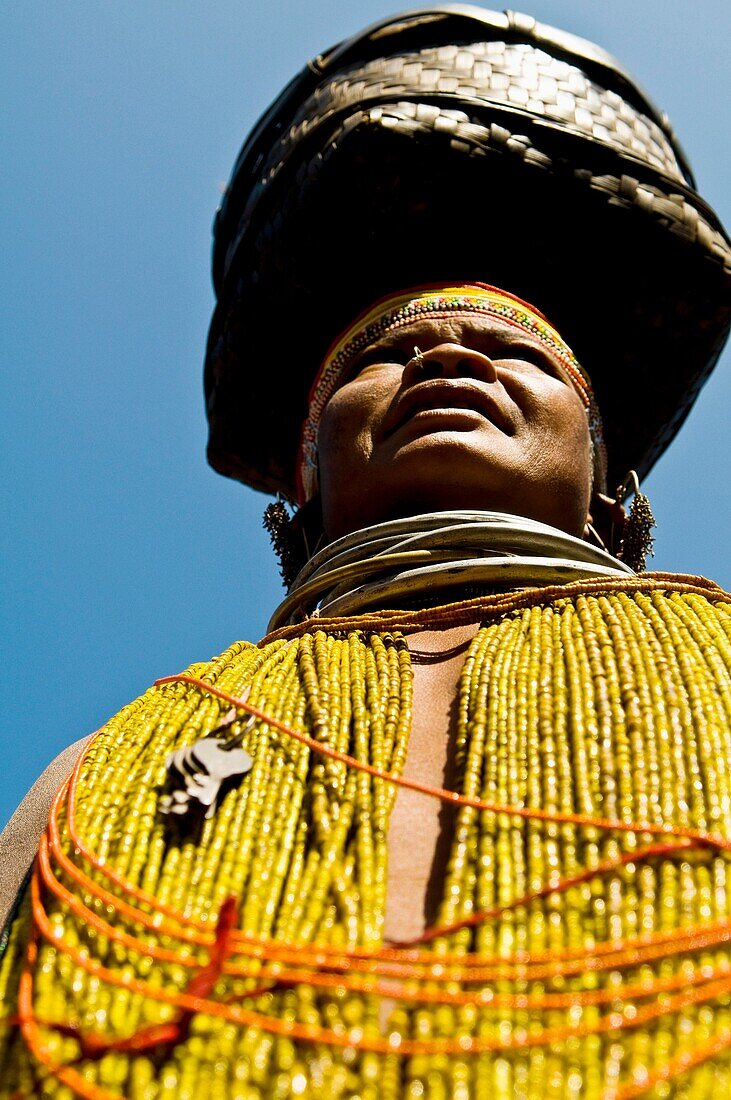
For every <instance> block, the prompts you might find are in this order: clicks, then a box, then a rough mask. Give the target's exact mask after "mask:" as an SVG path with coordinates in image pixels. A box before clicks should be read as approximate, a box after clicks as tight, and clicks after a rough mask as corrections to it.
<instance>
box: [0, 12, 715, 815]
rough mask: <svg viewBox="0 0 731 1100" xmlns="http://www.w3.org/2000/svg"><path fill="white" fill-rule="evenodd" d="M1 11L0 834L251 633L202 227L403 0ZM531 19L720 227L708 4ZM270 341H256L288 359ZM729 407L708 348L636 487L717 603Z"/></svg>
mask: <svg viewBox="0 0 731 1100" xmlns="http://www.w3.org/2000/svg"><path fill="white" fill-rule="evenodd" d="M0 9H1V10H0V25H2V34H1V35H0V85H2V102H3V104H4V108H5V109H4V111H3V113H2V115H0V128H1V129H2V148H3V157H2V162H1V163H0V208H1V211H2V212H1V213H0V218H1V219H2V221H3V223H4V224H3V227H2V240H3V244H4V247H3V259H2V266H1V268H0V270H1V275H0V278H2V280H3V285H2V298H3V301H4V303H5V305H6V306H7V307H8V308H7V315H6V318H5V319H4V322H3V325H2V331H1V332H0V347H1V349H2V363H3V378H4V382H3V392H4V394H5V397H6V399H7V400H6V404H5V409H6V412H5V415H4V418H3V420H4V426H3V432H2V463H3V474H2V481H1V485H2V494H3V498H4V504H5V507H4V522H3V525H2V534H1V535H0V538H2V544H3V570H2V586H3V643H2V644H3V654H4V660H3V672H4V676H3V719H2V728H1V729H0V749H1V750H2V761H3V775H2V780H1V781H0V825H1V824H2V823H3V822H4V821H5V820H6V818H7V817H8V816H9V814H10V813H11V811H12V809H13V808H14V806H15V804H16V803H17V802H18V801H19V799H20V797H21V796H22V794H23V793H24V791H25V790H26V788H27V787H28V785H29V784H30V783H31V782H32V781H33V779H34V778H35V777H36V775H37V774H38V772H39V771H40V770H41V769H42V767H43V766H44V765H45V764H46V763H47V762H48V761H49V760H50V759H51V758H52V757H53V756H54V755H55V754H56V753H57V752H59V751H60V749H61V748H62V747H64V746H65V745H66V744H68V743H69V742H70V741H73V740H75V739H76V738H78V737H80V736H83V735H84V734H86V733H88V732H90V731H91V730H93V729H96V728H97V727H98V726H99V725H100V724H101V723H102V722H103V721H104V720H105V718H107V717H108V716H109V715H110V714H112V713H113V712H114V711H115V710H117V709H118V708H119V707H120V706H121V705H123V704H124V703H125V702H127V701H128V700H129V699H131V698H134V697H135V696H136V695H138V694H140V693H141V692H142V691H143V690H144V689H145V688H146V687H147V686H148V685H149V683H150V682H151V681H152V680H153V679H154V678H155V677H157V676H160V675H165V674H167V673H172V672H176V671H179V670H180V669H181V668H183V667H184V666H185V665H187V664H189V663H190V662H191V661H193V660H202V659H206V658H208V657H210V656H212V655H213V654H215V653H217V652H219V651H220V650H222V649H223V648H225V647H226V646H227V645H228V644H229V643H230V642H232V641H233V640H234V639H236V638H240V637H248V638H250V639H252V640H256V639H257V638H258V637H260V636H261V634H262V633H263V632H264V629H265V626H266V622H267V619H268V614H269V612H270V611H271V609H272V608H273V607H274V605H275V604H276V603H277V602H278V600H279V599H280V597H281V588H280V585H279V580H278V575H277V570H276V566H275V564H274V560H273V557H272V554H271V552H270V550H269V547H268V542H267V538H266V536H265V534H264V532H263V530H262V528H261V513H262V510H263V508H264V506H265V504H266V503H267V501H266V499H265V498H264V497H263V496H261V495H259V494H256V493H253V492H252V491H250V490H248V489H244V488H242V487H241V486H239V485H237V484H236V483H234V482H229V481H227V480H225V479H223V478H221V477H219V476H218V475H216V474H214V473H213V472H211V471H210V470H209V469H208V468H207V466H206V463H205V456H204V447H205V439H206V428H205V419H204V412H203V400H202V384H201V363H202V356H203V348H204V343H205V336H206V330H207V325H208V320H209V316H210V311H211V307H212V300H213V299H212V293H211V289H210V279H209V256H210V227H211V221H212V218H213V213H214V211H215V208H216V205H217V203H218V199H219V194H220V188H221V185H222V184H223V183H224V182H225V181H226V180H227V178H228V174H229V171H230V168H231V165H232V164H233V161H234V158H235V155H236V153H237V151H238V149H239V146H240V144H241V142H242V140H243V138H244V136H245V135H246V133H247V131H248V130H249V129H250V127H251V126H252V124H253V123H254V122H255V120H256V118H257V117H258V115H259V114H260V113H261V111H262V110H263V109H264V108H265V107H266V106H267V105H268V104H269V103H270V101H271V100H272V99H273V98H274V96H275V95H276V94H277V93H278V92H279V90H280V89H281V87H282V86H283V85H284V83H285V82H286V81H287V80H288V79H289V78H290V77H291V76H292V75H294V73H295V72H297V71H298V70H299V69H300V68H301V67H302V66H303V65H304V64H305V62H306V61H307V60H308V59H309V58H310V57H312V56H314V55H315V54H317V53H319V52H321V51H322V50H323V49H324V48H326V47H328V46H329V45H331V44H333V43H334V42H336V41H338V40H339V39H341V38H343V37H344V36H346V35H348V34H350V33H352V32H354V31H356V30H358V29H359V28H361V27H362V26H364V25H365V24H367V23H369V22H372V21H373V20H375V19H377V18H379V17H381V16H383V15H387V14H389V13H391V12H393V11H394V10H398V4H396V5H395V6H392V3H391V2H389V0H359V2H358V3H354V2H352V0H307V2H295V0H286V2H285V0H245V2H244V0H239V2H238V3H233V2H232V0H210V3H208V4H201V3H198V2H196V3H193V2H191V0H176V2H175V3H170V2H169V0H123V2H117V3H99V0H54V2H53V3H51V4H49V3H46V2H40V0H23V2H22V3H15V4H11V3H5V4H0ZM527 10H528V12H529V13H530V14H532V15H534V16H536V17H537V18H538V19H539V20H541V21H543V22H546V23H553V24H554V25H556V26H559V27H562V28H564V29H566V30H570V31H573V32H574V33H576V34H579V35H582V36H584V37H586V38H589V39H592V40H594V41H596V42H598V43H599V44H600V45H602V46H604V47H605V48H606V49H608V50H610V51H611V52H612V53H614V54H615V55H616V56H617V57H618V58H619V59H620V60H621V61H622V62H623V63H624V65H625V66H626V67H627V68H628V69H629V70H630V71H631V72H632V73H633V74H634V75H635V76H636V77H637V78H638V79H639V81H640V83H641V84H642V85H643V86H644V87H645V88H646V89H647V91H649V93H650V95H651V97H652V98H653V99H654V101H655V102H656V103H657V104H658V105H659V106H661V107H662V108H664V109H665V110H667V111H668V113H669V115H670V118H671V120H672V122H673V124H674V125H675V128H676V131H677V132H678V134H679V135H680V138H681V140H682V142H683V145H684V147H685V149H686V152H687V153H688V156H689V158H690V161H691V163H692V165H693V167H694V169H695V172H696V175H697V178H698V181H699V187H700V190H701V193H702V194H703V195H704V197H705V198H706V199H707V200H708V201H709V202H710V203H711V205H712V206H714V207H715V208H716V210H717V211H718V213H719V214H720V216H721V218H722V220H723V221H724V222H725V224H726V225H727V226H728V225H731V194H730V192H729V185H730V184H731V153H730V152H729V150H730V149H731V142H729V122H730V118H729V115H730V110H729V104H730V103H731V87H730V84H731V71H730V69H729V65H728V43H729V42H730V41H731V4H729V2H728V0H695V2H692V0H612V2H611V3H606V2H605V0H534V2H533V3H532V4H531V5H530V6H529V7H528V8H527ZM3 55H4V56H3ZM607 324H608V325H609V326H611V315H610V316H609V317H608V318H607ZM290 335H291V334H289V333H287V332H282V333H279V334H277V339H278V340H279V341H280V347H281V355H282V358H283V359H286V358H287V357H288V355H289V353H290V349H289V347H288V341H289V339H290ZM617 337H618V338H619V339H621V333H619V334H617ZM730 397H731V356H730V355H729V354H728V353H727V354H726V355H725V356H724V358H723V359H722V361H721V365H720V367H719V368H718V370H717V372H716V375H715V376H714V378H713V379H712V380H711V382H710V383H709V384H708V385H707V386H706V389H705V390H704V392H703V394H702V396H701V398H700V400H699V401H698V404H697V405H696V408H695V410H694V412H693V413H692V415H691V417H690V420H689V422H688V423H687V425H686V426H685V427H684V428H683V430H682V432H681V433H680V436H679V437H678V439H677V440H676V442H675V443H674V444H673V446H672V448H671V450H670V452H669V453H668V454H667V455H666V456H665V457H664V458H663V459H662V460H661V462H660V463H659V465H658V466H657V468H656V471H655V472H653V474H652V476H651V477H650V478H649V479H648V482H647V486H646V487H647V489H648V491H649V493H650V495H651V497H652V502H653V507H654V508H655V512H656V515H657V517H658V521H659V531H658V533H657V556H656V558H655V563H654V564H655V567H656V568H659V569H672V570H678V571H681V572H698V573H702V574H704V575H706V576H710V577H713V578H714V579H716V580H718V581H719V582H720V583H721V584H723V585H724V586H725V587H727V588H728V587H731V563H730V562H729V555H728V546H729V542H731V538H730V535H731V515H730V513H731V508H730V502H731V489H730V488H729V473H730V470H731V462H730V461H729V454H728V446H727V431H728V429H727V421H728V409H729V405H730V404H731V402H730V401H729V398H730ZM627 399H628V400H629V401H631V400H632V395H631V394H628V398H627ZM255 414H256V411H255V410H252V415H255Z"/></svg>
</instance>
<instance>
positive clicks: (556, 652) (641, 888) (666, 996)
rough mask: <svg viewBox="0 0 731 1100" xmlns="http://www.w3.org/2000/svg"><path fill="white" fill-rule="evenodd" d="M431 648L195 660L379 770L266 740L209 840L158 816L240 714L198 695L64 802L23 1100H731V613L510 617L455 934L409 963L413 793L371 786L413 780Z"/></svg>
mask: <svg viewBox="0 0 731 1100" xmlns="http://www.w3.org/2000/svg"><path fill="white" fill-rule="evenodd" d="M407 641H408V639H407V638H405V637H404V636H403V635H402V634H400V633H399V632H398V630H396V629H394V630H392V631H386V630H383V631H381V632H375V631H374V632H365V631H359V630H354V629H350V630H349V629H348V623H347V621H343V623H342V626H341V629H340V630H338V631H337V632H335V631H331V632H327V633H326V632H324V631H319V632H313V633H304V634H301V635H300V636H297V637H292V638H289V639H280V640H275V641H273V642H270V643H268V644H267V645H265V646H264V647H262V648H255V647H252V646H248V645H245V644H243V643H239V644H237V645H235V646H233V647H231V649H229V650H228V651H227V652H226V653H224V654H223V655H222V656H221V657H219V658H217V659H216V660H215V661H213V662H211V663H209V664H206V665H196V666H193V667H192V668H191V669H190V670H189V672H190V674H191V675H192V676H194V677H196V678H198V680H203V681H205V682H206V683H208V684H210V685H211V687H212V688H213V690H221V691H223V692H224V693H226V692H227V693H231V694H233V695H236V696H241V695H242V693H244V691H245V689H246V688H247V687H249V688H250V694H249V696H248V699H247V702H248V703H250V704H252V705H253V706H254V707H256V708H257V709H258V710H259V711H261V712H264V713H265V714H268V715H270V716H271V717H272V719H273V720H274V719H276V720H277V722H278V724H279V726H280V727H291V728H292V729H293V730H295V731H302V732H305V733H307V734H308V735H309V736H310V737H312V738H314V739H315V741H316V742H318V743H319V744H320V745H321V746H322V747H323V750H328V751H335V752H339V753H344V754H347V755H348V756H349V757H352V758H353V760H354V763H355V765H358V766H348V765H347V764H346V763H344V762H343V761H342V760H340V759H334V758H333V757H332V756H325V755H323V754H322V753H320V752H316V751H314V750H313V749H310V748H308V747H306V746H305V745H303V744H302V743H298V742H297V741H295V740H294V739H293V738H292V737H288V736H287V735H286V733H285V732H283V729H282V728H275V727H274V726H273V725H268V724H267V723H266V722H264V721H259V722H257V723H256V725H255V727H254V728H253V730H252V731H251V733H250V735H249V738H248V741H247V743H246V745H245V747H246V749H247V751H248V752H249V753H250V754H251V756H252V757H253V759H254V767H253V769H252V771H251V773H250V774H249V775H247V776H246V777H245V778H244V780H243V781H242V783H241V785H240V786H239V787H238V788H236V789H234V790H231V791H230V792H229V793H228V795H227V796H226V798H225V799H224V801H223V803H222V804H221V806H220V808H219V810H218V812H217V813H216V815H215V817H214V818H213V819H212V820H210V821H208V822H205V823H203V825H202V828H201V830H200V833H199V834H196V835H187V834H185V833H183V834H181V835H177V834H175V833H173V832H171V831H170V826H169V824H168V823H167V822H166V820H165V819H164V818H163V817H162V816H161V815H160V814H159V813H158V801H159V798H160V795H161V793H162V789H163V788H162V785H163V781H164V777H165V759H166V756H167V754H168V753H169V752H170V751H171V750H172V749H175V748H179V747H182V746H184V745H188V744H191V743H192V742H194V741H195V740H196V739H197V738H199V737H200V736H202V735H204V734H205V733H206V732H208V731H210V730H212V729H214V728H215V727H216V726H217V724H218V723H219V721H220V718H221V716H222V714H224V713H225V712H226V710H227V709H228V704H227V703H224V702H223V700H221V699H219V698H217V697H216V696H215V695H214V694H212V693H208V692H206V691H203V690H200V688H198V687H196V686H194V685H192V684H190V683H183V682H178V683H171V684H167V685H165V686H161V687H156V688H153V689H151V690H150V691H149V692H148V693H147V694H146V695H145V696H143V697H142V698H141V699H140V700H137V701H136V702H134V703H132V704H131V705H130V706H128V707H127V708H125V710H123V711H122V712H120V714H119V715H118V716H117V717H116V718H114V719H112V721H110V722H109V723H108V725H107V726H106V727H105V730H104V731H103V732H102V733H101V734H100V735H99V736H98V737H97V738H96V739H95V740H94V741H93V742H92V745H91V747H90V749H89V751H88V752H87V755H86V757H85V759H84V760H83V763H82V765H81V767H80V769H79V774H78V781H77V783H76V786H75V788H74V791H73V792H70V793H69V794H68V796H65V795H63V794H62V796H61V797H60V798H59V800H58V807H57V811H54V814H53V815H52V821H51V823H50V825H49V830H48V834H47V836H46V838H45V839H44V842H43V844H42V847H41V859H40V862H39V867H38V870H37V872H36V877H35V880H34V898H33V906H32V911H31V899H30V898H28V899H26V901H25V903H24V905H23V907H22V909H21V913H20V915H19V917H18V918H17V919H16V921H15V924H14V927H13V929H12V934H11V937H10V941H9V946H8V949H7V950H6V953H5V956H4V958H3V960H2V963H0V997H1V998H2V1003H3V1013H4V1019H5V1026H4V1028H2V1027H0V1066H2V1074H0V1079H1V1080H2V1081H3V1087H4V1088H7V1089H8V1091H7V1093H3V1095H8V1096H12V1097H21V1096H23V1097H29V1096H44V1097H46V1096H47V1097H67V1096H71V1095H79V1096H88V1097H92V1098H93V1100H102V1098H109V1097H120V1096H125V1097H131V1098H134V1100H138V1098H139V1100H143V1098H144V1100H152V1098H155V1100H157V1098H170V1100H171V1098H173V1097H175V1098H176V1100H177V1098H179V1097H193V1096H195V1098H196V1100H203V1098H207V1097H211V1098H217V1097H220V1098H224V1097H226V1098H228V1097H242V1098H244V1097H246V1098H251V1100H253V1098H254V1097H282V1098H284V1097H290V1096H299V1095H305V1096H308V1097H318V1098H319V1097H322V1098H324V1097H328V1098H329V1097H355V1096H359V1097H363V1098H367V1100H376V1098H380V1097H385V1098H386V1100H391V1098H394V1100H395V1098H397V1097H398V1098H401V1097H407V1098H409V1100H411V1098H417V1097H429V1098H433V1100H441V1098H447V1097H449V1098H453V1100H457V1098H458V1097H490V1098H493V1097H495V1098H499V1100H502V1098H505V1100H508V1098H511V1100H512V1098H514V1097H539V1096H540V1097H552V1098H556V1100H558V1098H559V1097H560V1098H562V1100H563V1098H564V1097H574V1096H575V1097H588V1098H594V1097H607V1098H615V1100H617V1098H621V1100H629V1098H630V1097H632V1096H635V1095H640V1094H643V1093H646V1094H648V1095H654V1096H657V1097H660V1096H668V1095H673V1096H677V1097H685V1098H688V1100H690V1098H693V1100H699V1098H705V1097H711V1096H723V1095H727V1094H728V1093H729V1092H731V1057H730V1056H729V1053H728V1050H727V1047H728V1046H729V1043H731V1039H730V1038H729V1036H731V1008H729V999H730V998H731V960H729V957H728V950H727V949H726V947H725V944H726V943H728V941H729V939H730V938H731V896H730V894H729V888H728V884H727V876H728V869H729V845H728V842H729V840H731V788H730V786H729V776H730V775H731V605H730V604H729V602H728V601H727V600H726V599H725V598H721V597H720V596H719V597H712V598H709V597H706V596H703V595H701V594H699V593H698V592H691V591H673V586H672V584H671V583H667V584H665V585H663V586H662V587H661V586H660V585H658V587H657V589H655V590H653V589H652V588H648V587H647V585H646V586H645V589H644V590H639V589H637V588H633V587H632V586H631V585H628V584H627V583H625V582H622V581H618V582H616V583H612V584H611V585H609V584H607V583H605V584H604V585H603V586H602V590H601V592H599V591H597V593H596V594H592V593H591V592H584V593H583V594H578V595H572V596H569V597H563V598H561V597H558V598H555V599H553V600H551V601H550V602H548V601H546V598H545V595H544V594H542V593H537V594H536V597H535V600H534V601H533V602H532V603H530V602H528V601H526V598H525V593H523V594H521V596H520V603H518V600H517V599H516V606H515V607H514V608H513V609H512V610H511V609H510V608H509V607H508V606H506V605H505V604H504V603H503V604H502V605H501V607H500V609H499V610H497V611H495V613H493V614H489V615H487V617H486V618H485V619H484V621H483V625H482V627H481V629H479V630H478V632H477V634H476V636H475V638H474V641H473V643H472V645H471V647H470V650H469V652H468V655H467V657H466V660H465V665H464V669H463V673H462V677H461V680H460V686H459V694H458V704H457V705H458V713H459V723H458V742H457V750H456V751H457V754H458V771H459V776H460V784H459V789H460V791H461V792H462V798H463V803H467V802H471V804H462V806H461V808H460V810H459V815H458V818H457V824H456V828H455V833H454V837H453V841H452V847H451V854H450V857H449V861H448V865H447V868H446V871H445V880H444V891H443V900H442V904H441V909H440V912H439V915H438V918H437V927H435V928H434V929H431V930H428V931H427V933H426V934H425V935H424V937H422V938H421V941H420V942H418V943H417V942H415V943H413V944H411V945H400V946H395V945H388V944H384V943H383V941H382V929H383V919H384V908H385V884H386V844H385V840H386V834H387V830H388V820H389V814H390V810H391V808H392V805H393V800H394V796H395V786H394V784H393V782H389V781H387V780H386V779H384V778H381V777H380V776H378V775H376V776H374V775H372V774H368V772H367V771H365V770H364V768H363V767H361V765H368V766H371V767H373V768H375V769H376V770H378V771H380V772H382V773H389V774H390V775H392V776H398V775H399V774H400V773H401V771H402V768H403V763H404V760H405V756H406V751H407V747H408V733H409V728H410V723H411V705H412V699H411V666H410V659H409V652H408V645H407ZM489 806H495V807H503V809H500V810H498V809H489V808H487V807H489ZM506 806H507V807H513V808H515V810H516V811H517V810H520V811H521V813H520V814H518V813H517V812H516V813H510V812H509V811H506V810H505V807H506ZM531 811H535V816H531ZM539 811H540V813H539ZM572 815H573V817H580V818H581V822H577V821H574V820H573V819H572ZM54 821H57V826H56V825H54ZM612 821H614V822H615V823H618V824H623V825H624V827H625V828H624V829H619V828H611V827H608V826H609V825H611V822H612ZM636 823H644V824H646V825H647V826H648V827H649V828H651V829H652V830H653V832H654V831H660V832H662V831H663V830H664V831H665V832H666V833H668V831H670V833H671V834H672V835H666V836H663V837H661V838H658V836H656V835H649V834H648V835H645V834H643V833H642V832H641V831H633V829H632V825H633V824H636ZM671 826H672V829H671V830H669V827H671ZM56 827H57V834H56V833H54V829H55V828H56ZM72 831H73V836H72V835H70V834H71V832H72ZM74 837H76V840H74ZM714 838H716V840H714ZM659 840H662V842H663V845H664V846H662V845H660V843H659ZM666 842H667V843H666ZM87 852H88V853H91V854H92V857H93V858H89V857H88V855H87ZM229 898H235V899H236V912H237V915H238V929H237V930H236V931H235V932H234V934H233V938H232V941H231V946H230V949H229V950H228V953H227V954H226V956H225V957H222V958H221V965H220V967H218V970H217V971H216V973H215V974H214V975H213V981H212V983H211V987H210V989H208V990H206V991H204V992H201V994H200V996H202V997H204V998H207V1000H206V1005H207V1006H208V1007H207V1009H206V1010H205V1011H198V1012H192V1013H189V1018H188V1019H187V1023H186V1027H185V1028H184V1029H183V1030H181V1031H180V1034H179V1035H178V1036H177V1040H178V1041H172V1040H171V1039H170V1037H169V1036H168V1038H167V1039H165V1041H161V1042H160V1043H158V1045H157V1046H155V1047H153V1048H150V1049H146V1048H145V1046H144V1044H138V1045H139V1048H140V1049H138V1050H136V1049H134V1048H133V1047H130V1046H129V1040H130V1038H134V1037H135V1036H138V1037H139V1036H143V1035H145V1034H149V1033H150V1032H149V1029H150V1028H153V1027H156V1028H164V1027H169V1026H171V1025H174V1024H175V1021H176V1020H179V1019H180V1018H181V1016H180V1014H181V1012H182V1011H183V1009H182V1008H181V1004H182V1001H181V998H182V999H183V1001H184V998H185V993H186V990H188V996H189V997H191V998H192V996H193V994H192V992H191V990H192V985H191V975H194V976H195V975H198V974H200V973H202V972H203V971H204V970H205V968H206V965H207V960H208V961H209V963H210V959H211V958H212V957H213V955H214V954H215V944H216V942H217V941H220V937H219V933H218V932H217V931H216V928H217V922H218V925H219V926H220V920H219V914H222V912H223V910H225V908H226V905H227V899H229ZM31 927H33V928H34V929H35V931H34V933H33V934H32V935H31V934H30V933H29V928H31ZM288 945H294V946H288ZM19 987H20V995H19V992H18V990H19ZM197 988H198V987H197ZM383 996H388V997H389V999H390V1000H391V1001H393V1002H394V1005H395V1007H394V1008H393V1011H392V1013H391V1016H390V1020H389V1022H388V1025H387V1028H386V1031H385V1034H382V1033H381V1029H380V1026H379V1006H380V1001H381V998H382V997H383ZM24 998H25V1000H24ZM247 1013H248V1015H247ZM19 1023H20V1024H21V1025H22V1026H20V1027H19V1026H18V1024H19ZM159 1034H160V1035H162V1034H163V1032H162V1031H161V1032H160V1033H159ZM165 1034H167V1033H165ZM81 1036H86V1037H87V1038H88V1037H90V1036H96V1037H97V1039H98V1041H99V1042H100V1044H101V1046H100V1049H99V1050H98V1051H96V1052H95V1051H94V1049H93V1044H91V1043H90V1042H86V1044H84V1043H83V1042H82V1041H80V1039H81ZM125 1042H127V1043H128V1046H127V1047H126V1048H125V1046H124V1043H125ZM100 1054H101V1055H103V1056H99V1055H100ZM64 1082H65V1083H64Z"/></svg>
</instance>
